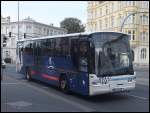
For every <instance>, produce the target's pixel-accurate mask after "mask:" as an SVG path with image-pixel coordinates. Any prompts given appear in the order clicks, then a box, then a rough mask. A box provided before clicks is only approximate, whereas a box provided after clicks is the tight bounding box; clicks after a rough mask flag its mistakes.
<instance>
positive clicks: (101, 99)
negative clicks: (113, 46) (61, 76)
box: [1, 65, 149, 112]
mask: <svg viewBox="0 0 150 113" xmlns="http://www.w3.org/2000/svg"><path fill="white" fill-rule="evenodd" d="M136 73H137V85H136V88H135V90H133V91H131V92H129V93H114V94H105V95H98V96H94V97H84V96H80V95H77V94H69V95H67V94H64V93H62V92H61V91H59V89H57V88H55V87H52V86H50V85H47V84H44V83H41V82H39V81H32V82H28V81H26V80H25V79H24V78H23V76H22V75H21V74H18V73H16V71H15V66H14V65H9V66H8V67H7V69H6V70H5V71H4V78H3V81H2V82H1V111H4V112H7V111H16V112H22V111H23V112H24V111H26V112H36V111H38V112H39V111H41V112H46V111H50V112H55V111H63V112H73V111H77V112H93V111H96V112H129V111H131V112H148V111H149V70H140V69H137V70H136Z"/></svg>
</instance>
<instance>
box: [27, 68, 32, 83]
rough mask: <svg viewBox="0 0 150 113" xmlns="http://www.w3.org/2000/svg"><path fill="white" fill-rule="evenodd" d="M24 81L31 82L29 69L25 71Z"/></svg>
mask: <svg viewBox="0 0 150 113" xmlns="http://www.w3.org/2000/svg"><path fill="white" fill-rule="evenodd" d="M26 79H27V80H28V81H31V80H32V79H31V71H30V69H27V70H26Z"/></svg>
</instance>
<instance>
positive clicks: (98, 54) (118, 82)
mask: <svg viewBox="0 0 150 113" xmlns="http://www.w3.org/2000/svg"><path fill="white" fill-rule="evenodd" d="M129 37H130V36H129V35H127V34H124V33H120V32H92V33H75V34H66V35H58V36H47V37H39V38H32V39H23V40H19V41H17V62H16V63H17V64H16V65H17V66H16V69H17V71H18V72H20V73H23V74H24V75H25V77H26V79H28V80H29V81H30V80H32V79H37V80H40V81H43V82H46V83H48V84H51V85H54V86H58V87H59V88H60V89H61V90H62V91H63V92H65V93H67V92H69V91H71V92H76V93H79V94H81V95H90V96H91V95H98V94H104V93H111V92H123V91H130V90H132V89H134V88H135V79H136V75H135V73H134V69H133V64H132V61H133V55H132V51H131V49H130V45H129Z"/></svg>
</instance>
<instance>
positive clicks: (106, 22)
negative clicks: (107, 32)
mask: <svg viewBox="0 0 150 113" xmlns="http://www.w3.org/2000/svg"><path fill="white" fill-rule="evenodd" d="M107 27H108V19H107V18H105V28H107Z"/></svg>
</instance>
